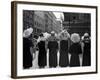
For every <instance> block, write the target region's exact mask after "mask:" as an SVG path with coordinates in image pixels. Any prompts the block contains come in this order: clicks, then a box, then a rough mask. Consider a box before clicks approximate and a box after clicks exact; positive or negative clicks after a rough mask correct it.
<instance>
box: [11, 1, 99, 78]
mask: <svg viewBox="0 0 100 80" xmlns="http://www.w3.org/2000/svg"><path fill="white" fill-rule="evenodd" d="M15 3H16V2H15ZM13 4H14V3H13ZM13 6H14V5H13ZM16 6H17V7H16ZM14 9H16V12H15V14H14V13H13V14H14V15H15V16H16V17H15V18H14V19H15V20H14V21H15V22H14V21H13V23H15V24H16V26H15V27H16V29H14V28H13V30H15V31H16V32H15V35H17V38H16V45H17V46H16V48H17V52H16V54H12V55H14V56H15V59H16V60H14V61H15V63H14V61H13V63H14V64H15V65H16V66H14V65H13V66H14V68H13V70H14V71H15V72H14V71H13V73H16V74H15V75H16V77H26V76H28V77H29V76H30V77H39V76H53V75H55V76H57V75H69V74H70V75H71V74H85V73H96V72H97V49H96V48H97V37H96V36H97V33H96V32H97V31H96V29H97V24H96V23H97V22H96V18H97V15H96V7H95V6H71V5H70V6H68V5H64V6H63V5H60V4H48V5H46V4H42V3H31V2H29V3H27V2H19V3H16V5H15V8H13V10H14ZM13 40H14V39H13ZM13 42H14V41H13ZM15 51H16V50H15ZM13 52H14V51H13ZM13 59H14V58H13ZM13 75H14V74H13Z"/></svg>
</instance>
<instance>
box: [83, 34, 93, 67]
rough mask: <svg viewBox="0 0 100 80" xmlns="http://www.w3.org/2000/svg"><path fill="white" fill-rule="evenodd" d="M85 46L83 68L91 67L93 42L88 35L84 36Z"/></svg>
mask: <svg viewBox="0 0 100 80" xmlns="http://www.w3.org/2000/svg"><path fill="white" fill-rule="evenodd" d="M83 44H84V46H83V62H82V66H91V40H90V36H89V34H88V33H85V34H84V39H83Z"/></svg>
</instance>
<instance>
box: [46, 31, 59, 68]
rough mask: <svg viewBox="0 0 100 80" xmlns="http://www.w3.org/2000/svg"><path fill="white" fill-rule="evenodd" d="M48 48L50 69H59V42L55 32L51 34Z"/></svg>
mask: <svg viewBox="0 0 100 80" xmlns="http://www.w3.org/2000/svg"><path fill="white" fill-rule="evenodd" d="M47 47H48V49H49V67H50V68H52V67H57V52H58V42H57V38H56V37H55V33H54V32H51V36H50V37H49V38H48V45H47Z"/></svg>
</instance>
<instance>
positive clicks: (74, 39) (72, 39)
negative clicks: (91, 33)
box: [71, 33, 80, 43]
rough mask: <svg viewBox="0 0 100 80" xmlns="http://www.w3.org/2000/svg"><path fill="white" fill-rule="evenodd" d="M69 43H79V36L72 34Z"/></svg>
mask: <svg viewBox="0 0 100 80" xmlns="http://www.w3.org/2000/svg"><path fill="white" fill-rule="evenodd" d="M71 41H72V42H74V43H77V42H79V41H80V36H79V34H77V33H73V34H72V35H71Z"/></svg>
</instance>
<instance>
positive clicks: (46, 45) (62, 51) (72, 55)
mask: <svg viewBox="0 0 100 80" xmlns="http://www.w3.org/2000/svg"><path fill="white" fill-rule="evenodd" d="M32 31H33V29H32V28H29V29H27V30H25V31H24V37H23V68H24V69H28V68H30V67H32V66H33V65H34V64H32V61H33V60H34V59H35V58H36V56H35V55H36V51H37V50H38V66H39V68H44V67H45V66H47V54H48V55H49V58H48V59H49V60H48V61H49V68H55V67H57V66H58V63H59V66H60V67H67V66H69V67H79V66H91V52H90V51H91V41H90V36H89V34H88V33H85V34H84V35H83V36H82V38H80V35H79V34H78V33H73V34H71V35H70V34H69V33H68V32H67V31H66V30H64V31H62V32H61V33H60V35H59V37H57V36H56V35H55V32H54V31H52V32H51V34H50V36H49V37H48V38H45V37H44V34H43V33H41V34H40V35H39V38H34V39H33V40H30V39H29V37H30V35H31V33H32ZM33 47H35V48H33ZM58 53H59V61H58V57H57V54H58ZM32 54H34V57H33V56H32ZM81 59H82V64H80V60H81Z"/></svg>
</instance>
